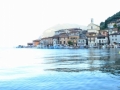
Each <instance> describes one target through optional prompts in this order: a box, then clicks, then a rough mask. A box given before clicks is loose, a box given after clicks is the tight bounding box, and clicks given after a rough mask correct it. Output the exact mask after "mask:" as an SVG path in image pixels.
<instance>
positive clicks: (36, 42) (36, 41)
mask: <svg viewBox="0 0 120 90" xmlns="http://www.w3.org/2000/svg"><path fill="white" fill-rule="evenodd" d="M39 44H40V40H38V39H36V40H33V46H34V47H37V46H38V45H39Z"/></svg>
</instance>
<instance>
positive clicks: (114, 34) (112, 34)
mask: <svg viewBox="0 0 120 90" xmlns="http://www.w3.org/2000/svg"><path fill="white" fill-rule="evenodd" d="M110 35H120V32H119V33H113V34H110Z"/></svg>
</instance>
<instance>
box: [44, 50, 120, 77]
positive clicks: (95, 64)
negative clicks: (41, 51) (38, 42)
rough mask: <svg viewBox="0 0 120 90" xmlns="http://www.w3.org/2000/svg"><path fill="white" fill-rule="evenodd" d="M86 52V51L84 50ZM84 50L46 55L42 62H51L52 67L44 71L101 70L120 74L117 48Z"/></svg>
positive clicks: (119, 56) (119, 58) (119, 55)
mask: <svg viewBox="0 0 120 90" xmlns="http://www.w3.org/2000/svg"><path fill="white" fill-rule="evenodd" d="M85 52H86V51H85ZM85 52H84V51H83V52H81V51H79V52H74V53H67V54H64V55H63V54H59V55H58V56H57V55H56V56H48V57H47V56H46V57H45V59H46V62H44V64H48V65H49V64H52V65H53V67H50V68H48V69H45V71H57V72H82V71H101V72H103V73H111V74H114V75H120V54H119V53H118V52H119V49H89V50H88V51H87V52H86V53H87V54H86V53H85Z"/></svg>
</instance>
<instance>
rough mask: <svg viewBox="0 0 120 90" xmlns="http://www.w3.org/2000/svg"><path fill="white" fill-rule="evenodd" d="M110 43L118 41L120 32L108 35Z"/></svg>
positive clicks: (119, 41) (119, 40)
mask: <svg viewBox="0 0 120 90" xmlns="http://www.w3.org/2000/svg"><path fill="white" fill-rule="evenodd" d="M109 38H110V44H111V45H113V44H114V42H115V43H120V33H114V34H110V35H109Z"/></svg>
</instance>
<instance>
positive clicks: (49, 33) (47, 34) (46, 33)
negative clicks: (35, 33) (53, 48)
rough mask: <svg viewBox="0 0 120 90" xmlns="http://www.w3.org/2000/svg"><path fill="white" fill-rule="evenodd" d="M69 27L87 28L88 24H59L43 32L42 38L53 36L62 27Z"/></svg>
mask: <svg viewBox="0 0 120 90" xmlns="http://www.w3.org/2000/svg"><path fill="white" fill-rule="evenodd" d="M69 28H80V29H83V30H87V27H86V26H82V25H78V24H68V23H66V24H57V25H55V26H53V27H50V28H49V29H47V30H45V31H44V32H43V34H42V38H44V37H51V36H53V35H54V34H55V31H57V30H60V29H69Z"/></svg>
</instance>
